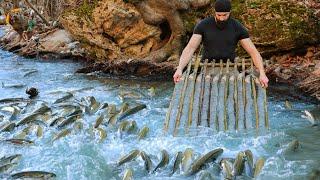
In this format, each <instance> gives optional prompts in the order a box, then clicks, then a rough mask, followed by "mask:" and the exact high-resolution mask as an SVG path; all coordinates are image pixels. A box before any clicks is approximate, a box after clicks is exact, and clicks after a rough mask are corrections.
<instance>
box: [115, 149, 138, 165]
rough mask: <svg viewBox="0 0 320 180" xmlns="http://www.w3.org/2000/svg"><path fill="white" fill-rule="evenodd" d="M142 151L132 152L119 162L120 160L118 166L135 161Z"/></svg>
mask: <svg viewBox="0 0 320 180" xmlns="http://www.w3.org/2000/svg"><path fill="white" fill-rule="evenodd" d="M139 153H140V151H139V150H137V149H135V150H132V151H131V152H130V153H129V154H127V155H125V156H123V157H121V158H120V159H119V160H118V163H117V164H118V166H121V165H122V164H124V163H127V162H129V161H131V160H133V159H135V158H136V157H137V156H138V155H139Z"/></svg>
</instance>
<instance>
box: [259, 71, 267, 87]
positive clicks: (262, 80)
mask: <svg viewBox="0 0 320 180" xmlns="http://www.w3.org/2000/svg"><path fill="white" fill-rule="evenodd" d="M259 81H260V84H261V86H262V87H263V88H267V87H268V82H269V79H268V77H267V76H266V74H265V73H264V72H262V73H261V72H260V76H259Z"/></svg>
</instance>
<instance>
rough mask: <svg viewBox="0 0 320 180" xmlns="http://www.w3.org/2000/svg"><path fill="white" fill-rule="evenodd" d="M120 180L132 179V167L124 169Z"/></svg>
mask: <svg viewBox="0 0 320 180" xmlns="http://www.w3.org/2000/svg"><path fill="white" fill-rule="evenodd" d="M122 180H133V173H132V169H126V170H125V172H124V175H123V178H122Z"/></svg>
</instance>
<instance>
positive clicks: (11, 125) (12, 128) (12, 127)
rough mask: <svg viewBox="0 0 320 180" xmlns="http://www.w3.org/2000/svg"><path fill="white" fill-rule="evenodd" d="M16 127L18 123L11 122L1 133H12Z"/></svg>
mask: <svg viewBox="0 0 320 180" xmlns="http://www.w3.org/2000/svg"><path fill="white" fill-rule="evenodd" d="M15 127H16V123H14V122H9V123H8V124H6V125H5V126H4V127H3V128H2V129H1V131H0V132H11V131H13V130H14V128H15Z"/></svg>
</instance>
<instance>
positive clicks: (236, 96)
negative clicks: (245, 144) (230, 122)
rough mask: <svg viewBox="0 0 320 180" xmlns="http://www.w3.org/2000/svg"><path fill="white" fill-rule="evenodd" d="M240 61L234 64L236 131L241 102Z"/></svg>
mask: <svg viewBox="0 0 320 180" xmlns="http://www.w3.org/2000/svg"><path fill="white" fill-rule="evenodd" d="M237 61H238V59H235V63H234V74H235V78H234V104H235V114H236V116H235V125H234V126H235V129H236V130H237V129H238V122H239V102H238V66H237V65H238V62H237Z"/></svg>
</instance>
